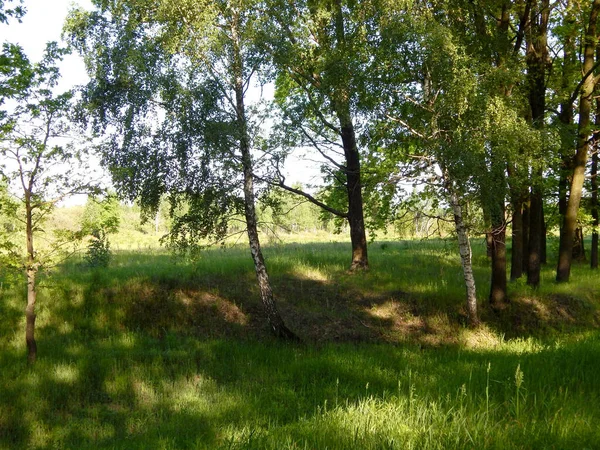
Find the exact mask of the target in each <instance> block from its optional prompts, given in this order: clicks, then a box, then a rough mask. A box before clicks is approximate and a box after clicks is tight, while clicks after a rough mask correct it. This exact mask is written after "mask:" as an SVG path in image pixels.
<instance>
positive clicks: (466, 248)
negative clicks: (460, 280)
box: [446, 177, 479, 327]
mask: <svg viewBox="0 0 600 450" xmlns="http://www.w3.org/2000/svg"><path fill="white" fill-rule="evenodd" d="M446 178H447V177H446ZM446 190H447V191H448V194H449V196H450V205H451V206H452V211H453V212H454V227H455V229H456V235H457V237H458V250H459V253H460V261H461V264H462V269H463V277H464V280H465V288H466V292H467V314H468V320H469V325H470V326H472V327H476V326H478V325H479V315H478V314H477V291H476V288H475V277H474V276H473V264H472V261H471V243H470V242H469V235H468V233H467V227H466V226H465V223H464V221H463V216H462V206H461V204H460V200H459V198H458V194H457V193H456V191H455V190H454V189H453V188H452V186H451V183H450V181H449V180H446Z"/></svg>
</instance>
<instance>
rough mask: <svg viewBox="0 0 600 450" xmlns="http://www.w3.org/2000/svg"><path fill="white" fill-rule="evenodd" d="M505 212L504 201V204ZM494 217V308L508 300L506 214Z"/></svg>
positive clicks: (492, 296) (491, 300)
mask: <svg viewBox="0 0 600 450" xmlns="http://www.w3.org/2000/svg"><path fill="white" fill-rule="evenodd" d="M502 212H504V203H503V204H502ZM494 216H495V217H493V218H492V220H493V223H492V237H493V252H492V282H491V287H490V304H491V305H492V307H493V308H496V309H497V308H502V307H503V306H504V305H505V304H506V303H507V302H508V298H507V295H506V221H505V220H504V216H503V215H502V216H498V215H496V214H494Z"/></svg>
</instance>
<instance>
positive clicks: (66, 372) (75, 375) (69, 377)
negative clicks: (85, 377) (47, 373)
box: [53, 364, 79, 384]
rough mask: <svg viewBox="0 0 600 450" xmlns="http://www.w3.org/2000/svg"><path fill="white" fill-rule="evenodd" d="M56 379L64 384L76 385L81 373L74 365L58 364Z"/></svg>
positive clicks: (55, 368) (55, 371)
mask: <svg viewBox="0 0 600 450" xmlns="http://www.w3.org/2000/svg"><path fill="white" fill-rule="evenodd" d="M53 375H54V379H55V380H56V381H60V382H63V383H71V384H72V383H74V382H75V381H77V380H78V379H79V371H78V370H77V368H76V367H75V366H73V365H72V364H57V365H56V366H54V370H53Z"/></svg>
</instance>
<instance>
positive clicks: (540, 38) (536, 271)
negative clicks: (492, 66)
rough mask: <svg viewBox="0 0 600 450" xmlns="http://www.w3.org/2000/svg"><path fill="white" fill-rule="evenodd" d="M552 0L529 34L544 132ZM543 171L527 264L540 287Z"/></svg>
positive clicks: (536, 14)
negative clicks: (548, 35)
mask: <svg viewBox="0 0 600 450" xmlns="http://www.w3.org/2000/svg"><path fill="white" fill-rule="evenodd" d="M549 3H550V2H549V0H541V1H540V2H539V5H538V2H537V1H536V4H535V7H533V8H532V9H531V15H530V20H529V31H530V32H529V33H527V35H528V38H527V52H526V62H527V78H528V85H529V107H530V109H531V121H532V125H533V126H534V127H535V128H536V129H538V130H541V129H542V128H543V127H544V114H545V112H546V61H547V59H548V42H547V41H548V37H547V32H548V20H549V17H550V5H549ZM543 170H544V168H543V167H542V166H541V161H537V168H536V169H535V173H534V176H533V183H532V186H531V202H530V216H529V247H528V250H529V251H528V253H529V255H528V258H527V259H528V261H527V263H528V264H527V284H529V285H530V286H534V287H538V286H539V284H540V271H541V260H542V233H543V229H544V226H543V218H542V216H543V213H542V209H543V192H542V179H543Z"/></svg>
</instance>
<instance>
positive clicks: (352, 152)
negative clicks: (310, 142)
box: [340, 115, 369, 271]
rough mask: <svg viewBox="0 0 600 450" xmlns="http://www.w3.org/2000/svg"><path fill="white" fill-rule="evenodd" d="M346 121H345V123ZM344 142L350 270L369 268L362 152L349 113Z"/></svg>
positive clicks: (343, 137) (341, 119)
mask: <svg viewBox="0 0 600 450" xmlns="http://www.w3.org/2000/svg"><path fill="white" fill-rule="evenodd" d="M344 122H345V123H344ZM340 124H341V130H342V143H343V145H344V154H345V156H346V183H347V184H346V189H347V192H348V224H349V226H350V240H351V242H352V263H351V265H350V270H353V271H354V270H365V269H368V268H369V259H368V256H367V237H366V234H365V221H364V214H363V199H362V185H361V182H360V154H359V152H358V147H357V145H356V137H355V135H354V127H353V125H352V121H351V120H350V118H349V115H348V116H347V117H346V118H344V117H343V116H342V117H341V118H340Z"/></svg>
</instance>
